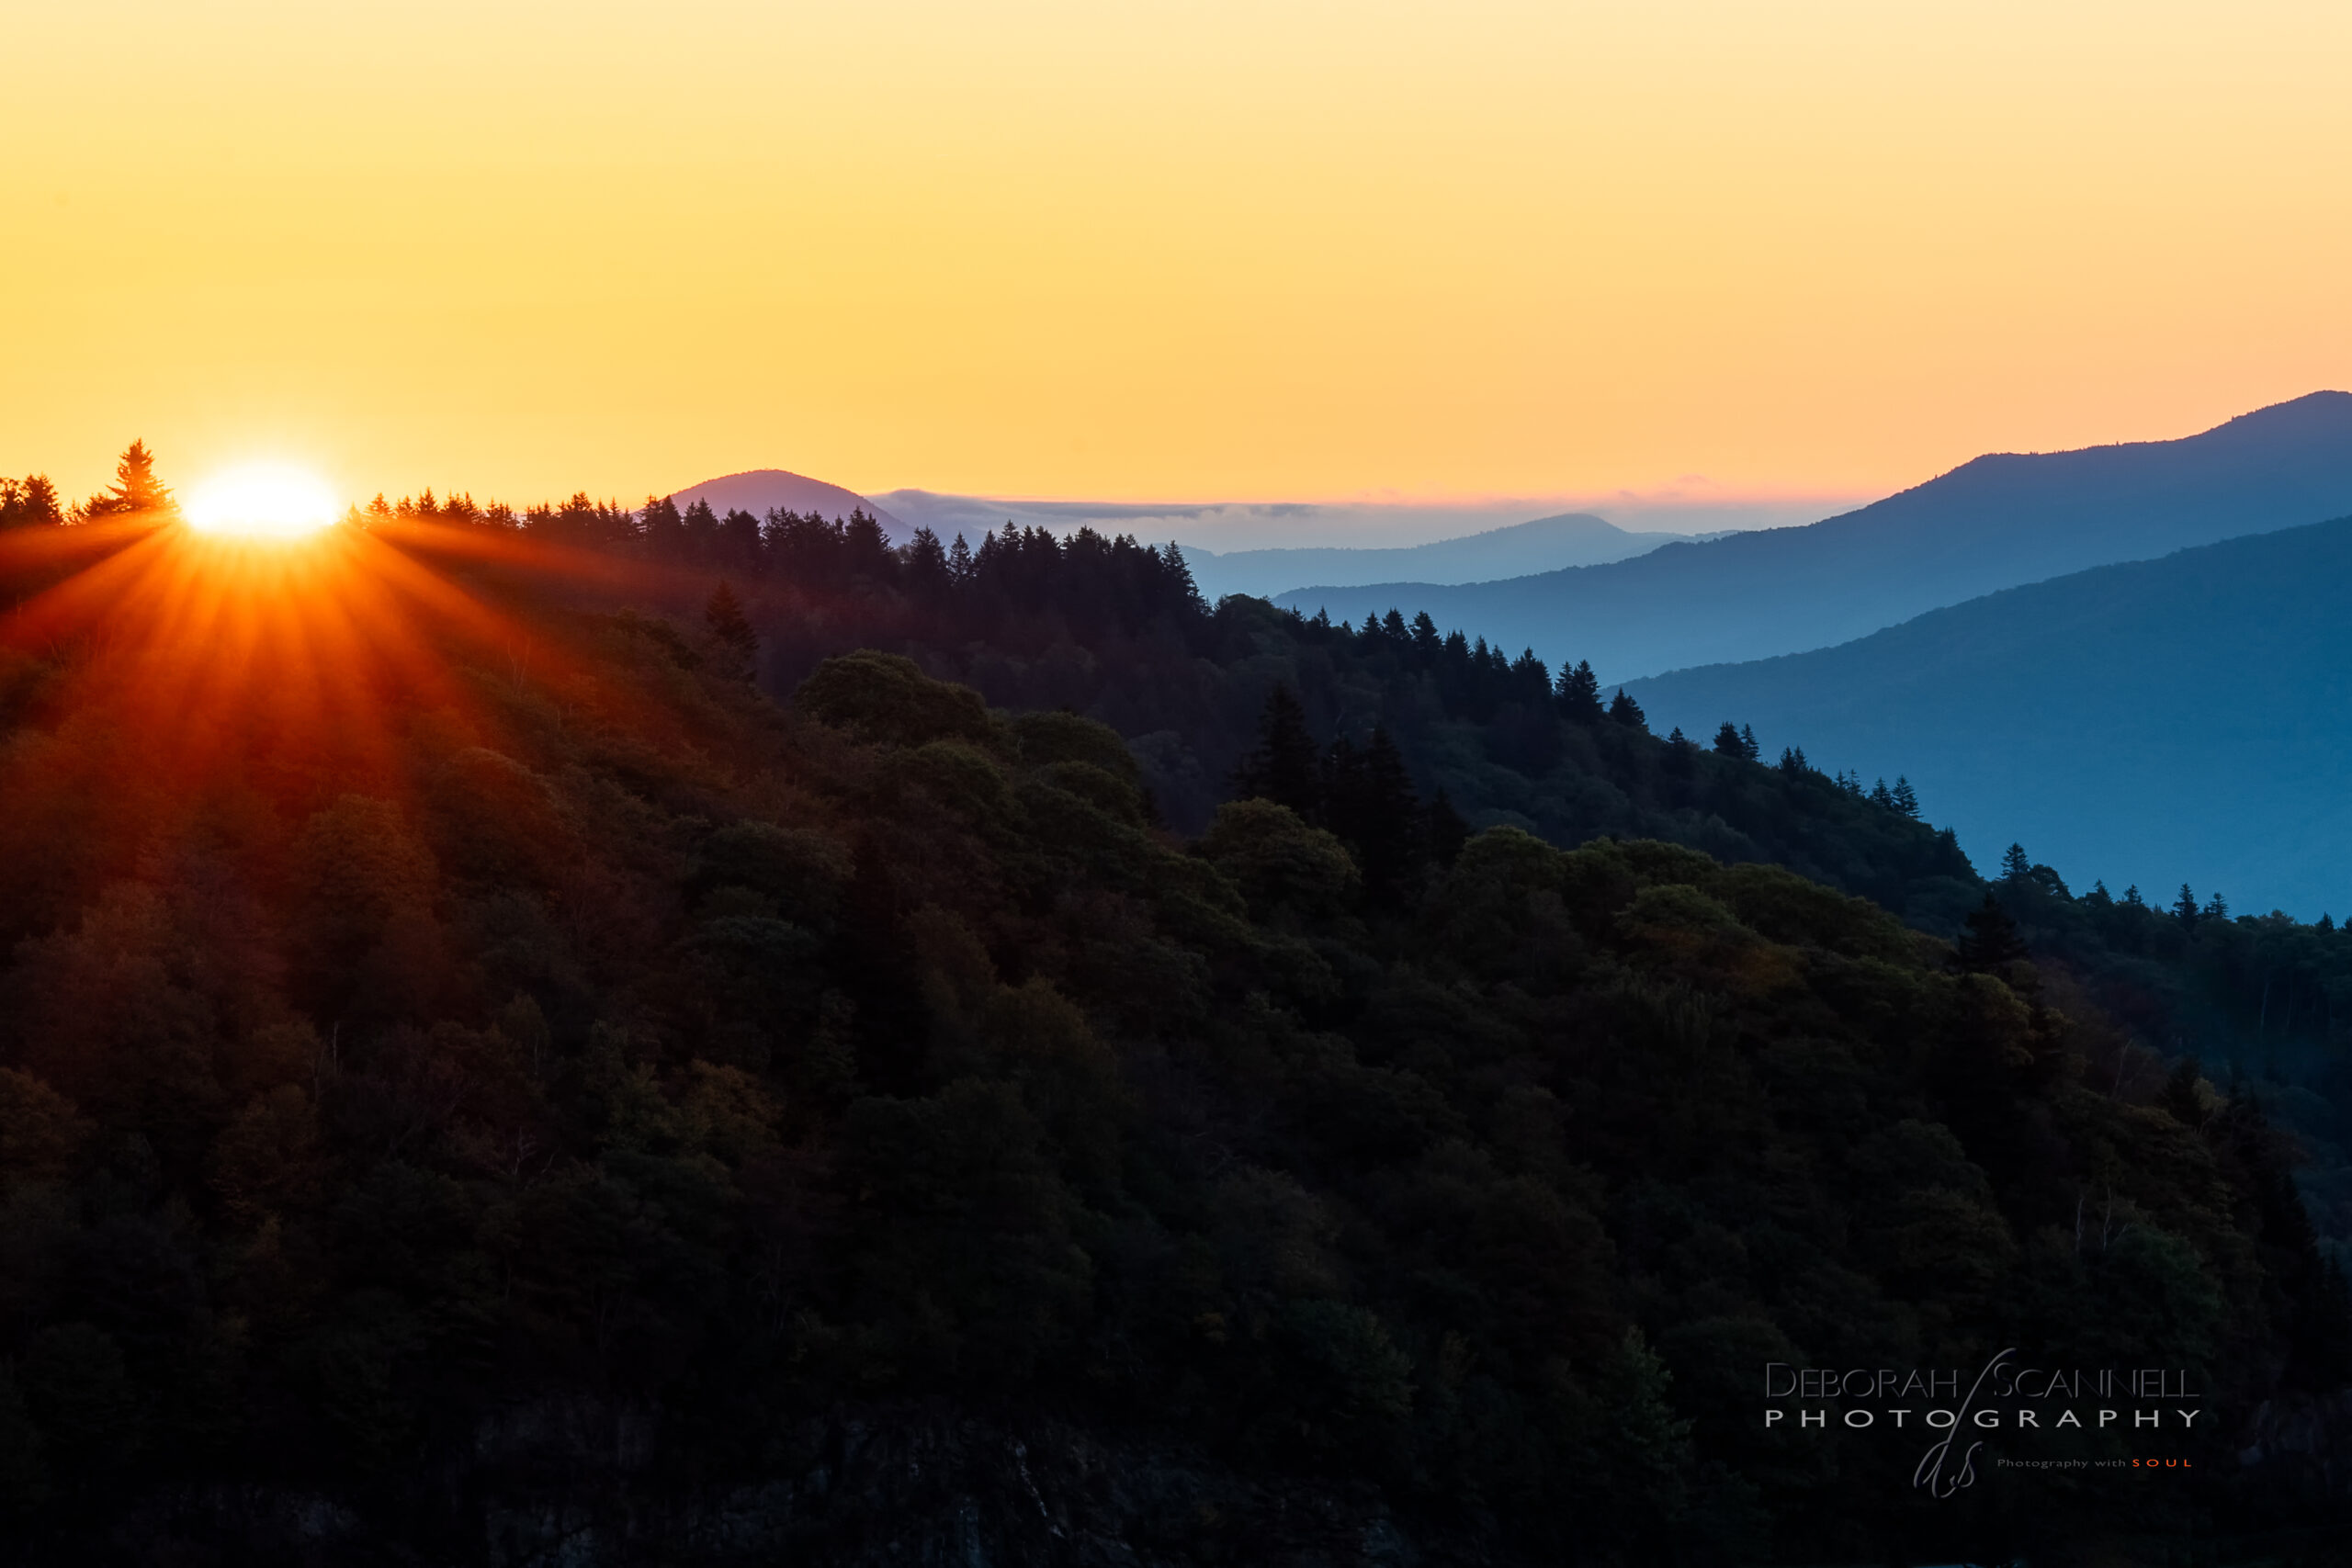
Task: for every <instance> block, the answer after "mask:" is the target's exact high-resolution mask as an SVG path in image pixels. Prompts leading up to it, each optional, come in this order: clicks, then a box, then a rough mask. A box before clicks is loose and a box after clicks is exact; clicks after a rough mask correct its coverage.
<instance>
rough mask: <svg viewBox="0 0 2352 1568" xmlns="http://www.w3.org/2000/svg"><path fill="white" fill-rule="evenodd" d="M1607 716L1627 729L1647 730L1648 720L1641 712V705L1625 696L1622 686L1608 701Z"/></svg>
mask: <svg viewBox="0 0 2352 1568" xmlns="http://www.w3.org/2000/svg"><path fill="white" fill-rule="evenodd" d="M1609 716H1610V717H1611V718H1613V719H1615V720H1616V721H1617V722H1618V723H1619V724H1622V725H1624V726H1625V727H1626V728H1629V729H1646V728H1649V720H1648V717H1647V716H1645V714H1644V713H1643V712H1642V705H1641V704H1639V703H1637V702H1635V701H1634V699H1633V698H1631V697H1629V696H1627V695H1626V694H1625V688H1624V687H1623V686H1620V687H1618V688H1617V694H1616V695H1615V696H1613V697H1611V698H1610V699H1609Z"/></svg>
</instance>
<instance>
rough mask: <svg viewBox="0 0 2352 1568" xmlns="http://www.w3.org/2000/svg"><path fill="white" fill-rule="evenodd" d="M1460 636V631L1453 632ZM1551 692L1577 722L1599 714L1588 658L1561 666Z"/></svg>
mask: <svg viewBox="0 0 2352 1568" xmlns="http://www.w3.org/2000/svg"><path fill="white" fill-rule="evenodd" d="M1454 635H1455V636H1457V637H1458V636H1460V635H1461V634H1460V633H1458V632H1457V633H1455V634H1454ZM1552 694H1553V697H1554V698H1555V700H1556V701H1557V702H1558V703H1559V705H1560V713H1561V715H1562V716H1565V717H1566V718H1569V719H1572V720H1574V721H1575V722H1577V723H1578V724H1593V723H1597V722H1599V720H1600V716H1601V706H1600V680H1599V679H1598V678H1597V677H1595V676H1594V674H1593V672H1592V663H1591V661H1590V660H1582V659H1580V660H1577V667H1576V668H1575V669H1573V670H1570V669H1568V668H1567V667H1566V665H1563V666H1561V669H1560V679H1559V681H1558V682H1557V683H1556V684H1555V686H1554V687H1553V690H1552Z"/></svg>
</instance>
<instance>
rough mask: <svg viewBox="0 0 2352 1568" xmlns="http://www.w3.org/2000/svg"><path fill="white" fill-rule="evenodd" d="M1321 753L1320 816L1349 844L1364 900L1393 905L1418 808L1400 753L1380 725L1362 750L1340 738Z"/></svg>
mask: <svg viewBox="0 0 2352 1568" xmlns="http://www.w3.org/2000/svg"><path fill="white" fill-rule="evenodd" d="M1327 757H1328V760H1327V761H1326V764H1325V773H1324V815H1325V817H1326V818H1327V819H1328V821H1329V827H1330V829H1331V831H1332V832H1333V833H1335V834H1337V835H1338V836H1339V837H1340V840H1341V841H1343V842H1345V843H1347V844H1350V845H1351V846H1353V848H1354V850H1355V852H1356V858H1357V860H1358V862H1359V863H1361V864H1362V866H1363V888H1364V897H1365V898H1366V900H1367V901H1368V902H1370V903H1372V904H1373V905H1374V906H1375V907H1382V906H1387V905H1390V904H1393V903H1394V901H1395V899H1396V897H1397V895H1398V894H1399V893H1400V892H1401V891H1402V890H1403V888H1404V886H1405V885H1406V883H1407V882H1408V880H1409V878H1410V876H1411V874H1412V869H1413V863H1414V862H1415V861H1417V860H1419V858H1420V840H1421V833H1422V823H1421V807H1420V801H1419V798H1418V797H1416V795H1414V793H1413V780H1412V775H1411V774H1409V773H1407V772H1406V771H1405V759H1404V756H1403V754H1402V753H1401V752H1399V751H1398V750H1397V743H1396V742H1395V741H1394V740H1392V739H1389V737H1388V731H1387V730H1386V728H1380V727H1375V728H1374V730H1373V732H1372V739H1370V740H1369V741H1368V742H1366V744H1365V745H1364V747H1363V750H1356V748H1354V747H1353V746H1351V745H1350V744H1349V742H1348V740H1347V739H1346V738H1345V737H1341V738H1340V739H1337V740H1334V741H1333V742H1331V750H1330V751H1329V753H1328V754H1327Z"/></svg>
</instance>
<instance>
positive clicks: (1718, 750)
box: [1715, 719, 1747, 757]
mask: <svg viewBox="0 0 2352 1568" xmlns="http://www.w3.org/2000/svg"><path fill="white" fill-rule="evenodd" d="M1715 755H1716V756H1718V757H1745V756H1747V742H1745V741H1743V740H1742V739H1740V738H1739V727H1738V726H1737V725H1736V724H1734V723H1732V721H1731V720H1729V719H1725V720H1724V722H1723V725H1722V727H1721V728H1718V729H1717V730H1716V731H1715Z"/></svg>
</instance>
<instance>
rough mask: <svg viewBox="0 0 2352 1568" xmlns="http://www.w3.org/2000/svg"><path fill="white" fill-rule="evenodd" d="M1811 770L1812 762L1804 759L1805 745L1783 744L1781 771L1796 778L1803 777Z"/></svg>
mask: <svg viewBox="0 0 2352 1568" xmlns="http://www.w3.org/2000/svg"><path fill="white" fill-rule="evenodd" d="M1811 771H1812V764H1811V763H1809V762H1807V761H1805V760H1804V747H1802V746H1783V747H1782V748H1781V772H1782V773H1786V774H1787V775H1788V776H1789V777H1791V778H1792V779H1794V778H1803V777H1804V775H1805V774H1806V773H1810V772H1811Z"/></svg>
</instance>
